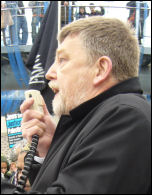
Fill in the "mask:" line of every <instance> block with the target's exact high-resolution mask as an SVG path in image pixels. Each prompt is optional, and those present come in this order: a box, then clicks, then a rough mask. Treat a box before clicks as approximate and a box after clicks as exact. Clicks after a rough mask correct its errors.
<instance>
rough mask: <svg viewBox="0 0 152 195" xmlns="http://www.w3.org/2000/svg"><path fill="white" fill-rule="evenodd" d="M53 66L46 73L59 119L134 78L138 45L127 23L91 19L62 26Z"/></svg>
mask: <svg viewBox="0 0 152 195" xmlns="http://www.w3.org/2000/svg"><path fill="white" fill-rule="evenodd" d="M58 40H59V43H60V44H59V46H58V49H57V52H56V53H57V55H56V59H55V62H54V64H53V65H52V66H51V67H50V69H49V70H48V72H47V74H46V78H47V79H48V80H50V81H51V82H49V86H50V87H51V88H52V89H53V90H54V92H55V93H56V95H55V97H54V100H53V111H54V114H55V115H56V116H58V117H59V118H60V116H61V115H67V114H68V115H69V113H70V111H71V110H72V109H74V108H76V107H77V106H79V105H80V104H82V103H84V102H86V101H88V100H90V99H92V98H94V97H96V96H97V95H99V94H101V93H103V92H104V91H106V90H108V89H109V88H111V87H112V86H114V85H116V84H118V83H119V82H122V81H124V80H126V79H129V78H132V77H137V76H138V69H139V54H140V52H139V46H138V41H137V38H136V36H135V33H134V30H133V29H132V28H131V26H130V25H129V23H123V22H122V21H120V20H119V19H115V18H104V17H102V16H94V17H89V18H85V19H80V20H77V21H74V22H72V23H70V24H68V25H67V26H65V27H63V28H62V30H61V32H60V33H59V36H58Z"/></svg>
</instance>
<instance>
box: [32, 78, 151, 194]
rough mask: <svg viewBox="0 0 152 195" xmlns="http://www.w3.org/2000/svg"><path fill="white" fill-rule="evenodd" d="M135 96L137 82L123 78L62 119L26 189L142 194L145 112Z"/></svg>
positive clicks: (147, 169)
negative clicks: (46, 152)
mask: <svg viewBox="0 0 152 195" xmlns="http://www.w3.org/2000/svg"><path fill="white" fill-rule="evenodd" d="M141 93H142V91H141V89H140V85H139V81H138V79H137V78H133V79H129V80H127V81H124V82H122V83H119V84H118V85H116V86H114V87H112V88H111V89H109V90H107V91H106V92H104V93H102V94H100V95H99V96H97V97H95V98H94V99H92V100H89V101H88V102H85V103H83V104H82V105H80V106H79V107H77V108H75V109H74V110H72V111H71V112H70V116H62V117H61V119H60V121H59V124H58V126H57V129H56V132H55V135H54V138H53V142H52V144H51V147H50V149H49V152H48V154H47V156H46V158H45V161H44V163H43V165H42V167H41V169H40V171H39V173H38V174H37V177H36V178H35V181H34V183H33V185H32V190H33V191H38V192H41V193H44V192H47V193H48V194H59V193H61V194H62V193H65V194H74V193H75V194H80V193H81V194H96V193H99V194H146V193H148V189H149V188H150V183H151V181H150V178H151V175H150V173H151V156H150V155H151V153H150V144H151V143H150V142H151V141H150V140H151V139H150V131H151V108H150V105H149V104H148V103H147V101H146V100H145V99H144V97H143V96H142V95H141ZM38 166H39V165H36V164H35V165H33V171H35V173H36V167H37V168H38ZM33 173H34V172H33ZM30 175H31V176H34V175H32V170H31V172H30ZM31 193H32V192H31Z"/></svg>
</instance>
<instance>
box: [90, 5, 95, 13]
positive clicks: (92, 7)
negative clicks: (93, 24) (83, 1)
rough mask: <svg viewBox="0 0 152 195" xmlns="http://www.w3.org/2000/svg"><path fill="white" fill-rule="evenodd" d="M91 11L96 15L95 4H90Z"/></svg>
mask: <svg viewBox="0 0 152 195" xmlns="http://www.w3.org/2000/svg"><path fill="white" fill-rule="evenodd" d="M90 5H91V6H90V11H91V13H94V12H95V6H94V3H90Z"/></svg>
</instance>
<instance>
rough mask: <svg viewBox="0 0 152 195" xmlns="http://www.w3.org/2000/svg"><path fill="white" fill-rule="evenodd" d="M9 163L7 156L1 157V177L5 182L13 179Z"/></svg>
mask: <svg viewBox="0 0 152 195" xmlns="http://www.w3.org/2000/svg"><path fill="white" fill-rule="evenodd" d="M9 168H10V166H9V162H8V160H7V158H6V157H5V156H1V176H2V177H3V178H4V179H5V180H9V179H10V178H11V172H9Z"/></svg>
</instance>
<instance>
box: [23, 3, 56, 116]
mask: <svg viewBox="0 0 152 195" xmlns="http://www.w3.org/2000/svg"><path fill="white" fill-rule="evenodd" d="M57 32H58V1H50V5H49V7H48V9H47V11H46V13H45V16H44V18H43V20H42V23H41V26H40V30H39V33H38V35H37V38H36V40H35V43H34V45H33V47H32V50H31V52H30V55H29V58H28V60H27V63H26V66H27V67H28V68H29V69H30V70H31V77H30V81H29V89H36V90H39V91H40V92H41V94H42V96H43V97H44V99H45V102H46V104H47V107H48V110H49V112H50V113H52V104H51V101H52V99H53V97H54V94H53V92H52V90H51V89H50V88H49V87H48V81H47V80H46V79H45V73H46V72H47V70H48V69H49V67H50V66H51V65H52V64H53V62H54V59H55V52H56V49H57V44H58V43H57Z"/></svg>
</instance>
